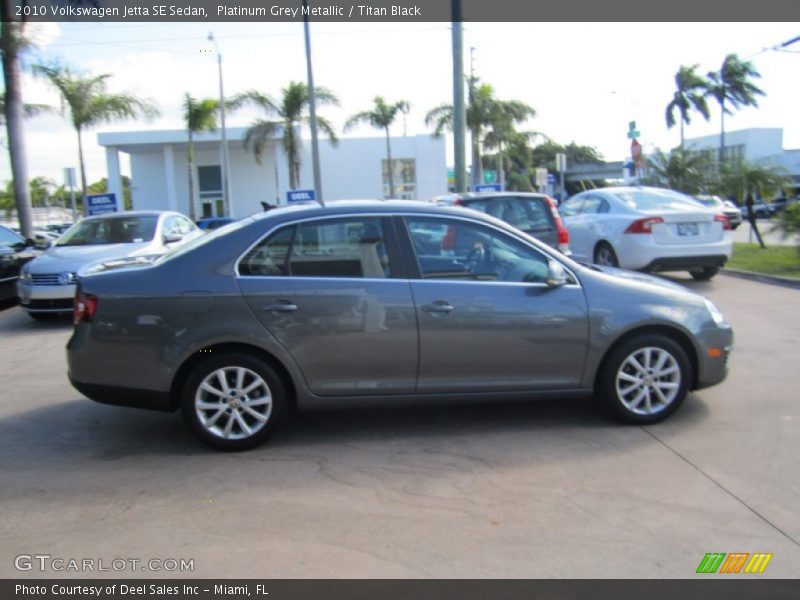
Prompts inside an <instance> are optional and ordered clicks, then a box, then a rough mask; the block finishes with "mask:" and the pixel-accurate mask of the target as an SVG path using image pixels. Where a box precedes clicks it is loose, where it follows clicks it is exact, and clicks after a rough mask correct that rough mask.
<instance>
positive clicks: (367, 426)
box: [0, 226, 800, 578]
mask: <svg viewBox="0 0 800 600" xmlns="http://www.w3.org/2000/svg"><path fill="white" fill-rule="evenodd" d="M745 229H746V226H745ZM675 279H676V280H678V281H679V282H681V283H684V284H686V285H687V286H689V287H692V288H694V289H696V290H697V291H699V292H701V293H703V294H705V295H707V296H709V297H710V298H711V299H712V300H714V301H715V302H716V303H717V304H718V306H720V308H721V309H722V311H723V312H724V313H725V315H726V317H727V318H728V319H729V320H730V321H731V322H732V323H733V325H734V328H735V334H736V347H735V350H734V353H733V355H732V357H731V375H730V376H729V378H728V380H727V381H726V382H725V383H723V384H722V385H720V386H718V387H715V388H711V389H708V390H702V391H700V392H697V393H695V394H693V395H692V396H691V397H690V398H689V399H688V400H687V403H686V404H685V406H684V407H683V408H682V409H681V410H680V411H679V412H678V413H677V414H675V415H674V416H673V417H672V418H671V419H669V420H668V421H667V422H665V423H663V424H661V425H657V426H653V427H648V428H640V427H630V426H622V425H618V424H616V423H613V422H610V421H608V420H606V419H605V417H604V416H602V415H600V414H598V413H597V412H596V411H595V410H594V409H593V408H592V406H591V404H590V403H588V402H536V403H524V404H500V405H481V406H455V407H454V406H449V407H416V408H407V409H391V410H390V409H380V408H377V407H376V408H372V409H367V410H363V409H361V410H349V411H344V410H342V411H326V412H317V413H313V414H306V415H300V416H299V417H298V418H297V419H296V420H295V421H294V422H292V423H291V424H290V426H289V427H288V429H287V430H286V431H285V432H283V434H282V435H279V436H278V437H277V438H276V439H274V440H273V442H272V443H270V444H268V445H266V446H264V447H261V448H259V449H257V450H255V451H251V452H246V453H241V454H221V453H217V452H213V451H210V450H207V449H206V448H204V447H202V446H201V445H199V444H198V443H197V442H196V441H195V440H194V438H192V437H191V436H190V435H189V434H188V433H187V432H186V431H185V430H184V428H183V426H182V423H181V421H180V419H179V417H178V416H177V415H166V414H158V413H149V412H145V411H136V410H133V409H124V408H115V407H108V406H101V405H98V404H95V403H92V402H90V401H88V400H85V399H83V398H82V397H81V396H80V394H78V392H76V391H75V390H73V389H72V388H71V387H70V386H69V384H68V382H67V380H66V376H65V361H64V351H63V348H64V344H65V343H66V340H67V338H68V336H69V333H70V327H69V325H68V324H65V323H61V324H59V323H36V322H33V321H31V320H30V319H28V317H27V316H25V315H24V314H22V312H21V311H20V310H19V309H18V308H13V309H9V310H6V311H3V312H0V369H2V375H3V377H2V380H3V382H4V386H3V391H2V393H1V394H0V456H2V464H3V468H2V470H0V506H2V507H3V508H2V511H0V537H2V539H3V544H2V546H0V547H2V551H0V577H19V576H23V577H41V576H59V575H63V573H54V572H46V573H39V572H28V573H20V572H18V571H17V570H15V568H14V564H13V560H14V557H15V556H16V555H18V554H20V553H49V554H51V555H53V556H60V557H64V558H103V559H105V560H107V561H111V560H112V559H114V558H116V557H123V558H140V559H149V558H168V557H172V558H191V559H193V560H194V566H195V570H194V571H193V572H189V573H169V574H168V575H171V576H193V577H208V578H214V577H300V578H303V577H374V578H378V577H443V578H446V577H498V578H500V577H669V578H684V577H692V576H694V573H695V569H696V568H697V566H698V564H699V562H700V561H701V559H702V558H703V556H704V554H705V553H706V552H771V553H773V554H774V558H773V559H772V562H771V563H770V564H769V566H768V568H767V570H766V572H765V573H764V574H763V575H762V576H761V577H798V576H800V512H799V511H798V510H797V506H798V505H800V469H798V468H797V457H798V456H800V427H798V425H799V424H800V403H798V401H797V398H800V384H798V378H797V376H796V371H797V350H796V348H797V340H798V339H800V319H798V317H797V311H798V309H799V308H800V292H798V291H796V290H790V289H783V288H778V287H772V286H765V285H763V284H758V283H754V282H749V281H744V280H738V279H734V278H730V277H725V276H718V277H717V278H715V279H714V280H713V281H711V282H708V283H697V282H694V281H692V280H691V279H690V278H689V277H688V275H687V276H686V277H684V276H682V275H680V276H679V277H676V278H675ZM532 360H535V357H532ZM131 368H132V369H135V368H136V365H131ZM94 575H97V574H96V573H95V574H94ZM111 575H115V576H126V577H130V576H134V577H135V576H148V577H153V576H159V575H162V573H153V572H142V573H139V572H131V573H128V572H123V573H112V574H111ZM70 576H75V574H70ZM706 577H708V576H706Z"/></svg>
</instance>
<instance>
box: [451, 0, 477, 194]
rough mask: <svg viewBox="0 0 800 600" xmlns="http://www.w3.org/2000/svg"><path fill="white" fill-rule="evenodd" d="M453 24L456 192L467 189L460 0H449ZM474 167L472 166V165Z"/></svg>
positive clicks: (462, 36) (462, 39) (465, 120)
mask: <svg viewBox="0 0 800 600" xmlns="http://www.w3.org/2000/svg"><path fill="white" fill-rule="evenodd" d="M451 2H452V4H451V20H452V24H453V146H454V147H455V171H456V173H455V175H456V177H455V179H456V181H455V184H456V190H455V191H456V192H458V193H460V192H466V191H467V181H466V180H467V173H466V171H467V169H466V161H465V150H466V148H465V145H466V144H465V138H466V135H465V133H466V129H467V116H466V108H465V106H464V33H463V30H462V25H461V19H462V17H461V0H451ZM473 168H474V167H473Z"/></svg>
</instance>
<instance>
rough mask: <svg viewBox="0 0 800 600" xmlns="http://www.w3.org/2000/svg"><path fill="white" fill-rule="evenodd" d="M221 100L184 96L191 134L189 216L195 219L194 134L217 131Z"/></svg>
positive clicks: (184, 119) (187, 124) (184, 115)
mask: <svg viewBox="0 0 800 600" xmlns="http://www.w3.org/2000/svg"><path fill="white" fill-rule="evenodd" d="M218 111H219V100H215V99H213V98H204V99H202V100H196V99H195V98H192V96H190V95H189V94H188V93H187V94H185V95H184V98H183V121H184V123H186V131H187V132H188V134H189V149H188V156H189V218H190V219H191V220H192V221H194V220H195V218H196V215H197V212H196V201H195V197H194V192H195V189H196V186H195V168H194V134H195V133H200V132H202V131H216V129H217V112H218Z"/></svg>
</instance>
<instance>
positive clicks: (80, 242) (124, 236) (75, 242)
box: [56, 215, 158, 246]
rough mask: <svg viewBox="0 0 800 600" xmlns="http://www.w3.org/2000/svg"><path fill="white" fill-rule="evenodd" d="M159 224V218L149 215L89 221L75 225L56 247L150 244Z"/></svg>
mask: <svg viewBox="0 0 800 600" xmlns="http://www.w3.org/2000/svg"><path fill="white" fill-rule="evenodd" d="M157 223H158V217H156V216H149V215H148V216H131V217H112V218H108V219H87V220H85V221H81V222H80V223H76V224H75V225H73V226H72V227H71V228H70V229H69V230H68V231H67V232H66V233H65V234H64V235H63V236H61V239H59V240H58V242H57V243H56V245H57V246H92V245H98V244H137V243H141V242H149V241H151V240H152V239H153V237H154V236H155V233H156V224H157Z"/></svg>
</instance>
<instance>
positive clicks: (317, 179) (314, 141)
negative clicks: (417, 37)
mask: <svg viewBox="0 0 800 600" xmlns="http://www.w3.org/2000/svg"><path fill="white" fill-rule="evenodd" d="M303 33H304V34H305V41H306V71H307V72H308V109H309V112H310V113H311V162H312V163H313V166H314V190H315V191H316V195H317V202H319V203H320V204H321V205H322V206H325V200H324V199H323V197H322V174H321V172H320V166H319V136H318V135H317V97H316V94H315V92H314V70H313V69H312V68H311V35H310V33H309V30H308V0H303ZM389 168H391V165H389Z"/></svg>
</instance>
